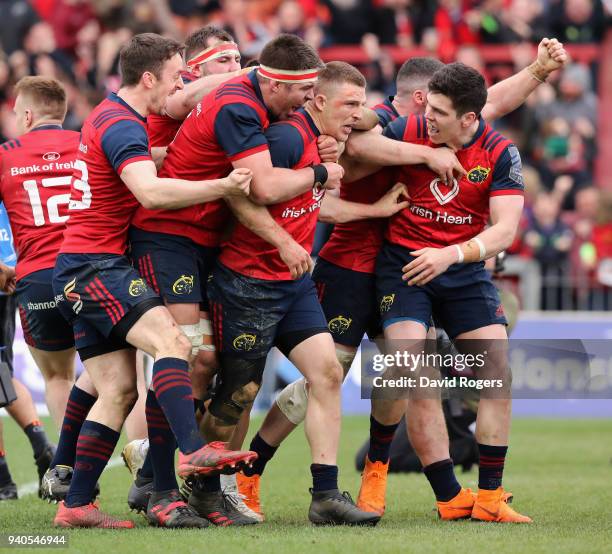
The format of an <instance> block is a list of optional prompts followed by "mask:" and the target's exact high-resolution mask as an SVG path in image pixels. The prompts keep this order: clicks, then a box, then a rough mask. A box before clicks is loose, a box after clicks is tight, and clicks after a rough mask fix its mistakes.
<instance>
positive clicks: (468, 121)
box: [461, 112, 478, 128]
mask: <svg viewBox="0 0 612 554" xmlns="http://www.w3.org/2000/svg"><path fill="white" fill-rule="evenodd" d="M477 119H478V116H477V115H476V113H475V112H467V113H464V114H463V115H462V116H461V125H462V127H466V128H467V127H470V126H471V125H472V124H473V123H474V121H476V120H477Z"/></svg>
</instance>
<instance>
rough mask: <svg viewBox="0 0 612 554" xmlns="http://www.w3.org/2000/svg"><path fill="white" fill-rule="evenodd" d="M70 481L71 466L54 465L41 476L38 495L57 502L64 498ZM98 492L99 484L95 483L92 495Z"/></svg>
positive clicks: (96, 494) (97, 494)
mask: <svg viewBox="0 0 612 554" xmlns="http://www.w3.org/2000/svg"><path fill="white" fill-rule="evenodd" d="M71 481H72V468H71V467H70V466H63V465H59V464H58V465H56V466H55V467H53V468H50V469H48V470H47V471H46V472H45V474H44V475H43V477H42V480H41V483H40V487H39V488H38V497H39V498H42V499H43V500H47V501H48V502H49V503H51V502H59V501H60V500H64V498H66V495H67V494H68V489H69V488H70V482H71ZM99 494H100V484H99V483H96V488H95V489H94V497H93V498H92V500H93V499H95V498H96V496H99Z"/></svg>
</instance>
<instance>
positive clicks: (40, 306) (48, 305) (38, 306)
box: [26, 294, 64, 312]
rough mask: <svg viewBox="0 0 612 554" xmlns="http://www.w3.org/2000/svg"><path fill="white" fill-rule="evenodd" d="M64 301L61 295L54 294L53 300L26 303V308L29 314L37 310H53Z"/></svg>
mask: <svg viewBox="0 0 612 554" xmlns="http://www.w3.org/2000/svg"><path fill="white" fill-rule="evenodd" d="M63 300H64V295H63V294H56V295H55V298H54V299H53V300H49V301H48V302H28V303H27V304H26V308H27V309H28V311H30V312H36V311H38V310H54V309H55V308H57V305H58V304H59V303H60V302H62V301H63Z"/></svg>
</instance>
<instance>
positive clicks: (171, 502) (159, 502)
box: [147, 490, 210, 529]
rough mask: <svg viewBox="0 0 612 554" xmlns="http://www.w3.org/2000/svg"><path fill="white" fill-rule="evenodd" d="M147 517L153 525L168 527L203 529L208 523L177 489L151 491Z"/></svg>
mask: <svg viewBox="0 0 612 554" xmlns="http://www.w3.org/2000/svg"><path fill="white" fill-rule="evenodd" d="M147 519H148V520H149V523H150V524H151V525H153V526H155V527H166V528H169V529H187V528H197V529H204V528H205V527H208V526H209V525H210V524H209V523H208V520H206V519H204V518H202V517H200V516H199V515H198V513H197V512H196V511H195V510H194V509H193V508H191V507H190V506H188V505H187V504H186V503H185V501H184V500H183V499H182V498H181V495H180V494H179V491H178V490H170V491H160V492H153V493H152V494H151V496H150V498H149V506H148V509H147Z"/></svg>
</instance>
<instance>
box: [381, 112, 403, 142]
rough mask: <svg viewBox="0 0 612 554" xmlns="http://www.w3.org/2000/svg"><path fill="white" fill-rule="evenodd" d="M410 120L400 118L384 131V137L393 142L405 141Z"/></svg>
mask: <svg viewBox="0 0 612 554" xmlns="http://www.w3.org/2000/svg"><path fill="white" fill-rule="evenodd" d="M407 123H408V119H407V118H406V117H405V116H402V117H398V118H397V119H396V120H395V121H392V122H391V123H389V125H387V126H386V127H385V129H384V130H383V135H384V136H386V137H388V138H390V139H393V140H403V139H404V134H405V133H406V125H407Z"/></svg>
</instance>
